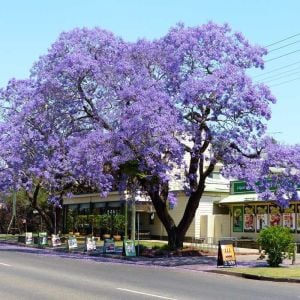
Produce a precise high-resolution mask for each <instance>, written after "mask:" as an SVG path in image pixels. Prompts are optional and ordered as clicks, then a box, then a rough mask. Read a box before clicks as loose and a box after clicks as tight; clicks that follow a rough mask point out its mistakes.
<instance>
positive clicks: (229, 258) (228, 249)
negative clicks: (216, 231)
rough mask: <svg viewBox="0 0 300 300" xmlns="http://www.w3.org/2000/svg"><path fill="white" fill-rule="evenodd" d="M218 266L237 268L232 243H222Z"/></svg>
mask: <svg viewBox="0 0 300 300" xmlns="http://www.w3.org/2000/svg"><path fill="white" fill-rule="evenodd" d="M217 265H218V266H225V267H230V266H235V265H236V258H235V253H234V248H233V244H232V242H229V241H220V242H219V250H218V262H217Z"/></svg>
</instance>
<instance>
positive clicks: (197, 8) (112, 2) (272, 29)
mask: <svg viewBox="0 0 300 300" xmlns="http://www.w3.org/2000/svg"><path fill="white" fill-rule="evenodd" d="M0 4H1V5H0V39H1V44H0V87H4V86H5V85H6V84H7V81H8V80H9V79H10V78H12V77H15V78H18V79H22V78H26V77H28V75H29V70H30V67H31V66H32V64H33V63H34V61H36V60H37V59H38V57H39V56H40V55H42V54H44V53H46V51H47V49H48V48H49V46H50V45H51V44H52V43H53V42H54V41H55V40H56V38H57V37H58V35H59V34H60V33H61V32H62V31H68V30H70V29H72V28H74V27H95V26H98V27H101V28H105V29H108V30H110V31H112V32H114V33H115V34H116V35H119V36H121V37H123V38H124V39H125V40H130V41H134V40H136V39H137V38H147V39H153V38H158V37H160V36H162V35H164V34H165V33H166V32H167V30H168V29H169V28H170V27H171V26H173V25H175V24H176V23H177V22H184V23H185V24H186V25H189V26H193V25H199V24H203V23H206V22H207V21H209V20H212V21H215V22H217V23H224V22H226V23H228V24H229V25H230V26H231V27H232V29H233V30H234V31H240V32H242V33H243V34H244V35H245V36H246V37H247V38H248V39H249V41H250V42H251V43H253V44H260V45H269V44H272V43H273V42H278V41H280V40H282V39H285V38H288V37H290V36H293V35H296V36H295V37H293V38H289V39H287V40H285V41H283V42H281V43H277V44H276V45H274V46H271V47H269V50H273V51H272V52H270V53H269V55H268V56H267V57H266V60H268V59H270V61H269V62H267V63H266V69H265V70H264V71H255V72H253V73H251V74H253V78H254V80H256V81H259V80H262V81H265V82H266V83H268V85H269V86H270V87H271V89H272V91H273V94H274V95H275V96H276V97H277V104H276V105H274V106H273V116H272V120H271V121H270V122H269V133H270V134H272V135H273V136H274V137H275V138H277V139H279V140H280V141H283V142H285V143H291V144H292V143H300V134H299V133H298V128H299V119H300V118H299V114H300V51H297V50H298V49H300V35H297V34H298V33H300V17H299V11H300V1H297V0H286V1H280V0H277V1H276V0H273V1H271V0H270V1H267V0H260V1H259V0H244V1H242V0H226V1H225V0H224V1H221V0H220V1H214V0H210V1H201V0H198V1H197V0H195V1H193V0H182V1H179V0H160V1H159V0H152V1H150V0H139V1H138V0H128V1H125V0H123V1H122V0H119V1H118V0H106V1H105V0H102V1H101V0H98V1H97V0H85V1H82V0H81V1H79V0H58V1H57V0H44V1H42V0H26V1H22V0H19V1H17V0H10V1H5V0H0ZM288 44H292V45H289V46H288ZM282 46H285V47H284V48H281V49H277V48H280V47H282ZM275 49H277V50H275ZM293 51H296V52H295V53H293V54H288V53H290V52H293ZM287 54H288V55H287ZM281 55H285V56H283V57H281V58H278V57H279V56H281ZM274 58H275V59H274ZM272 59H274V60H272ZM289 65H291V66H289ZM277 68H282V69H280V70H278V71H276V69H277ZM274 70H275V71H274ZM263 72H265V73H266V75H262V74H263ZM267 72H270V73H267ZM297 72H299V73H297ZM284 82H285V83H284Z"/></svg>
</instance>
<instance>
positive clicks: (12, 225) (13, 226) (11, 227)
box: [7, 191, 20, 234]
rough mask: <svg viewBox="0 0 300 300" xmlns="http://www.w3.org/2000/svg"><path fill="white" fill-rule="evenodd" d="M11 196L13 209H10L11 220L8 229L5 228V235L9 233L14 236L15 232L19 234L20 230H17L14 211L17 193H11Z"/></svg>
mask: <svg viewBox="0 0 300 300" xmlns="http://www.w3.org/2000/svg"><path fill="white" fill-rule="evenodd" d="M12 195H13V209H12V216H11V220H10V222H9V225H8V228H7V233H9V232H10V231H11V232H12V234H15V233H16V231H18V232H19V233H20V229H19V226H18V223H17V209H16V205H17V193H16V191H13V194H12Z"/></svg>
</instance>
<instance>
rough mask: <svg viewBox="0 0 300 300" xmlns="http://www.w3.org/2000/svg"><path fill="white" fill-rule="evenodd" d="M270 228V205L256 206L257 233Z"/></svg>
mask: <svg viewBox="0 0 300 300" xmlns="http://www.w3.org/2000/svg"><path fill="white" fill-rule="evenodd" d="M267 226H268V205H257V206H256V231H257V232H260V231H261V230H262V229H263V228H265V227H267Z"/></svg>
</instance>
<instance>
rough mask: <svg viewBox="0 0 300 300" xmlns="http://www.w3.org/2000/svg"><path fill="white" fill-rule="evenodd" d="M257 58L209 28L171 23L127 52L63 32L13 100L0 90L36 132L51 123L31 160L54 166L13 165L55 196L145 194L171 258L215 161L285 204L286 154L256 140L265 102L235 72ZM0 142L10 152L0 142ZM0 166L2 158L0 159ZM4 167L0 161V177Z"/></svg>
mask: <svg viewBox="0 0 300 300" xmlns="http://www.w3.org/2000/svg"><path fill="white" fill-rule="evenodd" d="M266 53H267V51H266V50H265V49H263V48H261V47H258V46H252V45H250V43H249V42H248V41H247V40H246V39H245V38H244V37H243V36H242V34H240V33H232V32H231V29H230V28H229V26H228V25H217V24H214V23H211V22H210V23H208V24H205V25H203V26H198V27H184V26H183V25H181V24H179V25H177V26H176V27H174V28H171V29H170V31H169V32H168V33H167V34H166V35H165V36H164V37H162V38H160V39H157V40H154V41H147V40H138V41H137V42H135V43H128V42H125V41H123V40H122V39H120V38H118V37H115V36H114V35H113V34H112V33H110V32H107V31H104V30H101V29H99V28H95V29H74V30H72V31H70V32H66V33H62V34H61V35H60V37H59V38H58V40H57V41H56V42H55V43H54V44H53V45H52V46H51V48H50V49H49V51H48V53H47V54H46V55H44V56H42V57H41V58H40V59H39V60H38V62H37V63H36V64H35V65H34V67H33V69H32V72H31V78H30V80H29V82H30V86H31V89H30V93H29V95H27V94H28V93H27V94H26V89H28V86H27V87H24V88H23V87H22V83H18V84H19V85H20V88H19V89H18V90H17V92H14V93H8V92H9V88H8V89H6V91H4V92H3V93H2V98H3V99H5V100H6V101H8V102H9V103H10V105H9V106H11V105H12V103H14V102H18V103H19V104H18V105H20V110H21V111H23V114H24V116H25V118H24V117H23V119H26V116H28V115H30V118H32V119H35V122H36V123H37V124H49V125H48V126H50V127H51V126H52V124H53V122H54V123H55V124H57V125H56V126H55V130H52V131H51V132H50V133H49V137H48V136H47V142H46V143H44V144H43V146H44V147H45V148H46V149H45V150H48V149H49V146H51V145H52V143H53V141H55V145H56V147H55V148H54V149H53V148H51V147H52V146H51V147H50V149H53V151H50V153H48V152H47V151H46V152H43V151H42V153H43V160H42V161H43V162H44V163H46V164H48V163H49V162H50V161H51V164H53V165H54V166H55V168H53V169H52V168H51V172H50V170H48V169H47V171H46V169H45V167H44V166H40V165H39V163H37V162H36V161H34V162H33V161H32V160H31V161H30V159H33V158H32V156H30V155H29V154H30V153H28V154H26V153H25V154H24V156H23V157H22V161H26V164H25V165H26V166H27V165H28V161H30V163H29V165H31V164H33V165H34V166H35V168H36V169H35V170H36V172H37V174H35V175H34V177H35V178H36V177H38V176H37V175H39V176H42V177H43V178H45V177H47V176H49V175H48V174H49V173H50V174H53V176H51V187H52V186H56V187H57V183H56V179H57V178H58V179H59V180H58V182H59V186H60V188H58V187H57V190H61V191H66V189H65V188H62V184H61V183H62V182H64V183H68V184H70V185H72V184H78V182H86V183H88V184H90V185H91V186H97V187H98V189H99V191H100V192H102V193H103V194H106V193H108V192H109V191H110V190H111V189H113V188H114V186H118V187H119V189H120V190H124V189H127V190H131V191H135V190H136V189H140V190H142V191H144V192H146V193H147V194H148V195H149V196H150V198H151V200H152V202H153V205H154V207H155V209H156V212H157V215H158V217H159V219H160V220H161V222H162V223H163V225H164V227H165V228H166V231H167V233H168V239H169V246H170V248H173V249H174V248H179V247H182V245H183V240H184V236H185V234H186V232H187V230H188V228H189V226H190V224H191V222H192V220H193V218H194V216H195V212H196V210H197V208H198V206H199V202H200V199H201V197H202V195H203V192H204V189H205V182H206V178H207V177H208V176H209V174H210V173H211V172H212V171H213V170H214V168H215V165H216V163H217V162H222V163H223V165H224V170H223V173H224V174H226V175H227V176H234V177H236V178H240V179H247V182H248V184H249V187H254V188H255V189H256V190H257V191H258V192H259V193H264V194H263V195H264V198H266V197H267V195H268V196H270V192H271V189H269V187H270V186H269V185H270V180H273V179H274V180H277V183H278V182H279V180H280V188H279V185H276V184H275V185H274V183H273V184H272V197H274V199H279V200H280V201H281V202H280V203H282V204H283V202H284V200H285V202H284V203H286V202H287V201H288V199H291V197H292V198H293V197H295V195H296V194H295V188H296V183H297V182H299V180H298V179H299V178H298V177H299V173H298V172H297V170H298V169H299V168H298V167H299V166H298V165H297V164H298V163H299V159H298V153H297V147H287V146H282V145H279V144H278V143H276V142H275V141H274V140H272V139H269V138H266V137H265V133H266V121H267V120H268V119H270V117H271V108H270V105H271V104H272V103H275V99H274V97H273V96H272V94H271V92H270V90H269V88H268V87H266V86H265V85H263V84H255V83H254V82H253V81H252V79H251V78H250V77H249V75H248V73H247V70H248V69H250V68H253V67H254V68H263V56H264V55H265V54H266ZM23 101H25V102H26V103H27V104H26V110H25V108H23V106H24V104H23ZM30 110H32V112H35V113H32V112H29V111H30ZM11 114H12V116H10V118H15V117H14V113H13V112H12V113H11ZM20 122H21V123H22V122H23V123H24V120H22V121H20ZM17 123H18V122H17V121H16V128H18V126H20V125H18V124H17ZM58 125H59V126H58ZM5 126H7V125H5ZM22 126H23V125H21V127H22ZM13 129H14V126H13V127H12V128H10V129H9V130H11V132H12V133H11V134H15V133H14V131H13ZM38 131H39V130H38V129H37V132H36V134H38ZM16 134H17V133H16ZM31 134H32V133H31ZM30 138H31V137H29V139H30ZM48 139H49V141H48ZM52 139H53V141H52ZM1 143H2V140H1ZM6 143H7V144H8V145H11V146H9V147H10V151H12V152H11V153H13V151H14V147H13V146H12V144H11V143H10V142H9V139H6ZM18 147H19V148H17V149H21V150H23V146H22V144H19V146H18ZM18 151H19V150H18ZM19 152H20V151H19ZM21 153H23V152H21ZM292 153H293V156H290V154H292ZM184 157H188V158H189V159H188V164H187V165H186V162H185V160H184ZM1 158H2V161H3V162H6V161H7V159H8V161H9V160H10V159H11V157H7V153H6V154H1ZM35 159H37V161H39V158H34V159H33V160H35ZM62 162H63V163H62ZM8 165H9V164H8V163H7V162H6V164H5V163H3V166H4V168H3V172H6V171H7V169H8ZM14 166H15V168H16V169H18V168H20V165H18V164H16V165H14ZM22 167H23V168H24V166H23V164H22ZM58 167H61V168H63V171H62V170H58ZM182 168H185V176H184V178H181V180H183V181H184V182H185V189H186V193H187V197H188V200H187V205H186V208H185V211H184V213H183V216H182V218H181V220H180V222H179V223H178V224H175V222H174V220H173V219H172V217H171V216H170V214H169V211H168V207H169V203H170V202H172V203H173V202H174V201H175V198H176V195H175V194H173V193H172V192H170V191H169V183H170V180H171V179H174V177H176V176H178V175H179V174H182V172H180V169H182ZM247 170H248V171H247ZM249 170H250V172H251V174H249ZM45 172H46V173H45ZM14 174H18V173H16V172H14ZM45 174H46V175H47V176H45ZM58 174H59V175H58ZM290 175H292V176H290ZM287 178H288V179H287ZM52 179H53V181H52ZM18 180H20V177H18ZM11 182H15V179H13V180H11ZM257 182H259V184H257ZM274 186H275V187H276V186H278V188H277V189H275V192H274ZM49 188H50V185H49Z"/></svg>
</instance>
